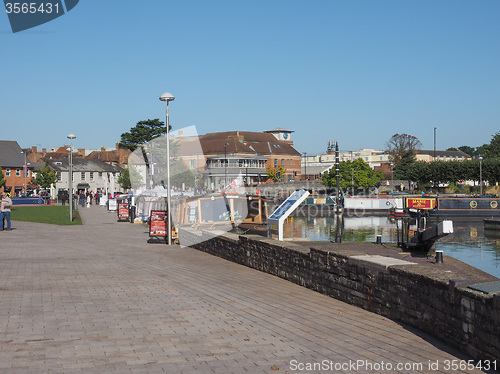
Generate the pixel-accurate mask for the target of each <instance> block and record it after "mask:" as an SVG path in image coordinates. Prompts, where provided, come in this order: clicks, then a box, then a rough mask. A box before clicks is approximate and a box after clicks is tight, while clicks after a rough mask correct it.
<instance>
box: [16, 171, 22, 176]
mask: <svg viewBox="0 0 500 374" xmlns="http://www.w3.org/2000/svg"><path fill="white" fill-rule="evenodd" d="M20 176H21V169H16V177H20Z"/></svg>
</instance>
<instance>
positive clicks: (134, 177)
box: [118, 165, 143, 190]
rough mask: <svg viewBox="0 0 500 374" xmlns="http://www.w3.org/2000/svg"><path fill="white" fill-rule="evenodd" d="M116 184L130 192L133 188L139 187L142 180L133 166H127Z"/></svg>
mask: <svg viewBox="0 0 500 374" xmlns="http://www.w3.org/2000/svg"><path fill="white" fill-rule="evenodd" d="M118 184H119V185H120V186H121V187H122V188H124V189H125V190H130V189H132V187H133V186H136V187H138V186H141V185H142V184H143V179H142V176H141V174H140V173H139V172H138V171H137V169H136V168H135V167H134V165H129V166H128V167H127V168H126V169H125V170H124V171H123V173H122V174H121V175H120V177H119V178H118Z"/></svg>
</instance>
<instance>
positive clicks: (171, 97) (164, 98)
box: [160, 92, 175, 102]
mask: <svg viewBox="0 0 500 374" xmlns="http://www.w3.org/2000/svg"><path fill="white" fill-rule="evenodd" d="M174 99H175V97H174V95H172V94H171V93H170V92H165V93H164V94H163V95H161V96H160V100H161V101H166V102H169V101H174Z"/></svg>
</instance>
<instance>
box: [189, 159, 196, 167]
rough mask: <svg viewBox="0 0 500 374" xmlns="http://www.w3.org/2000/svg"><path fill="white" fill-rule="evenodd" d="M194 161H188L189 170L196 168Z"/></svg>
mask: <svg viewBox="0 0 500 374" xmlns="http://www.w3.org/2000/svg"><path fill="white" fill-rule="evenodd" d="M195 161H196V160H189V168H190V169H194V168H195V167H196V165H195Z"/></svg>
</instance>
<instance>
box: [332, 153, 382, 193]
mask: <svg viewBox="0 0 500 374" xmlns="http://www.w3.org/2000/svg"><path fill="white" fill-rule="evenodd" d="M382 178H383V176H382V175H381V174H380V173H378V174H377V173H375V171H373V169H372V168H371V167H370V165H368V164H367V163H366V162H364V161H363V160H362V159H361V158H357V159H355V160H354V161H341V162H340V163H339V187H340V188H341V189H347V188H349V187H351V186H353V187H358V188H359V187H361V188H364V187H374V186H376V185H377V184H378V183H380V180H381V179H382ZM323 184H324V185H325V186H327V187H336V186H337V179H336V171H335V166H334V167H332V168H330V169H329V170H327V171H326V172H324V173H323Z"/></svg>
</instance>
